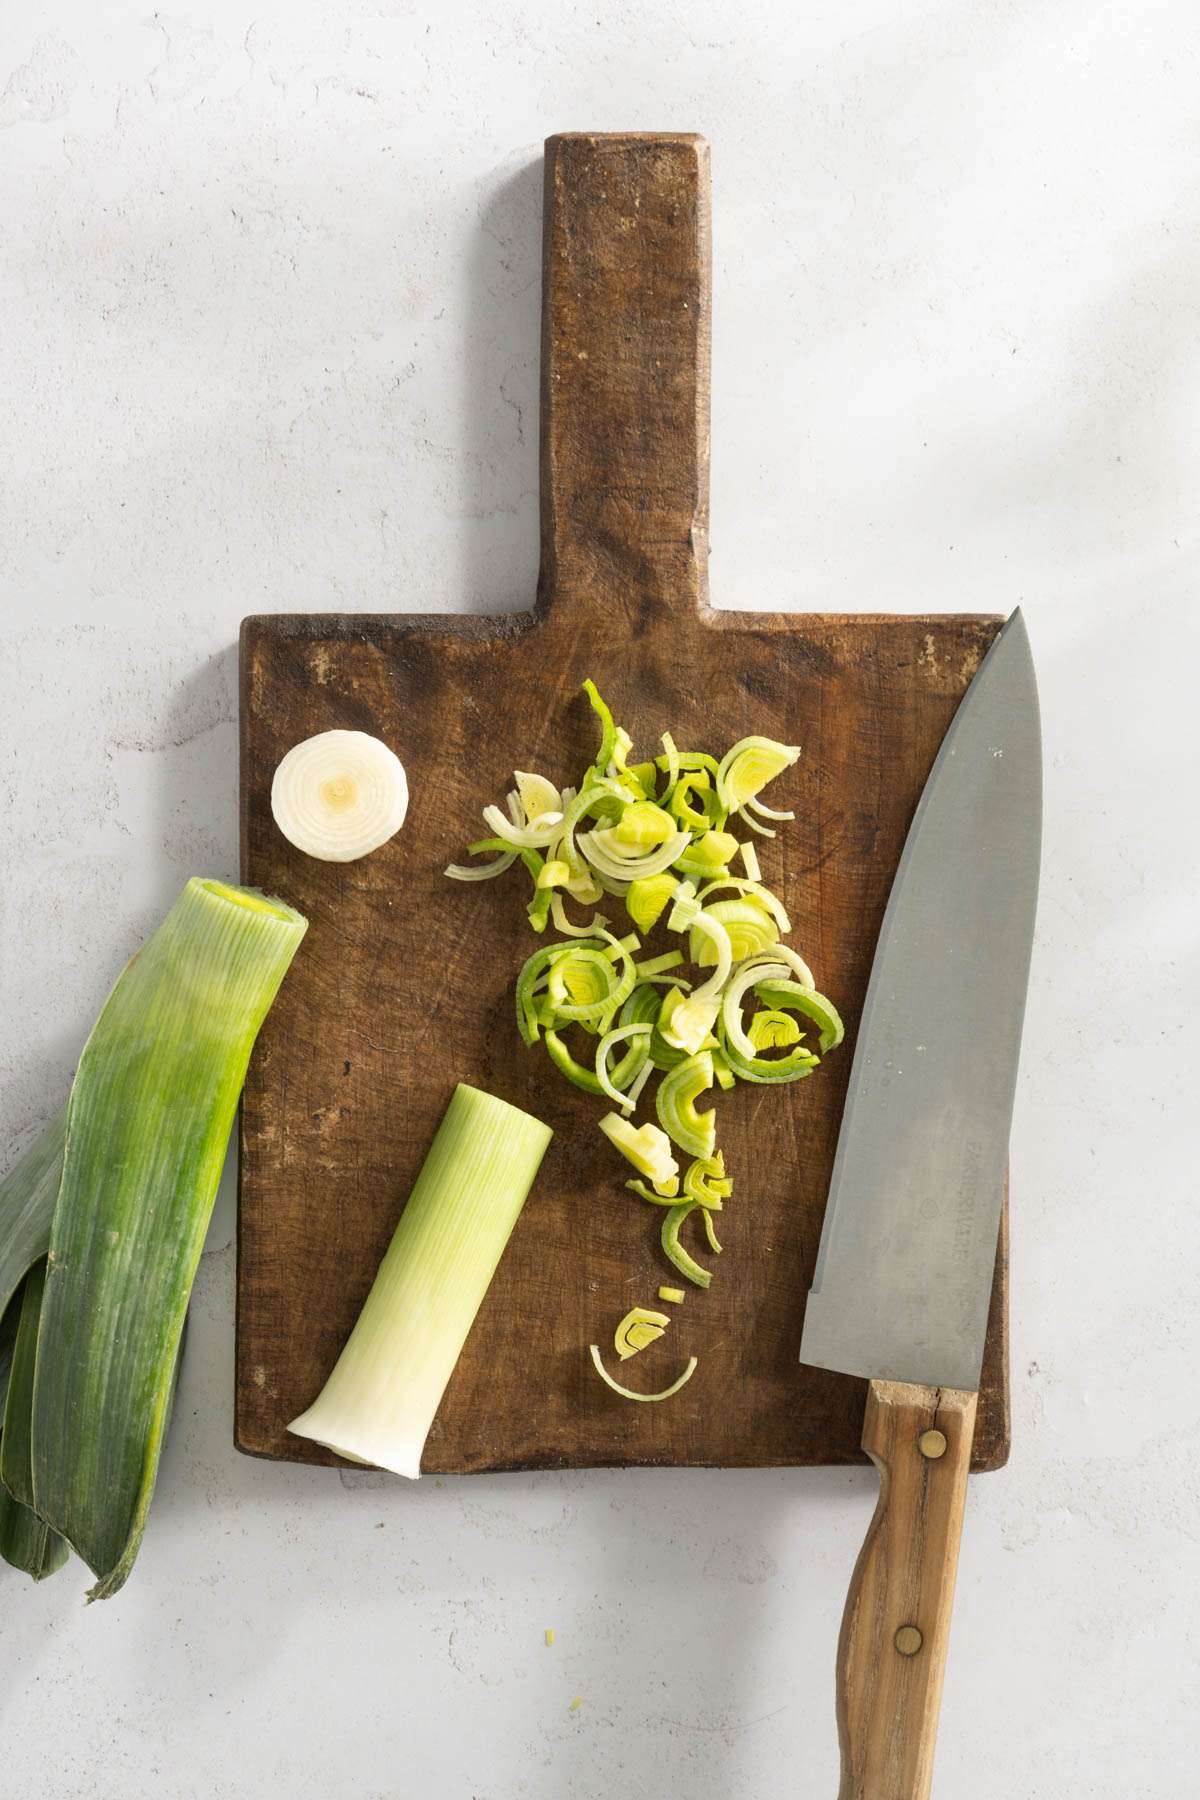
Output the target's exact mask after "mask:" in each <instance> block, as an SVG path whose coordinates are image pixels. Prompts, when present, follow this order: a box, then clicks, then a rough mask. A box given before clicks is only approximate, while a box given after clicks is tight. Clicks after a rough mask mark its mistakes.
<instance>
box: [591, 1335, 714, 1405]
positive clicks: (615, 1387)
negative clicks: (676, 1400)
mask: <svg viewBox="0 0 1200 1800" xmlns="http://www.w3.org/2000/svg"><path fill="white" fill-rule="evenodd" d="M588 1349H589V1350H590V1351H591V1353H592V1361H593V1362H594V1363H595V1365H596V1373H597V1375H599V1377H600V1379H601V1381H605V1382H607V1383H608V1385H609V1387H610V1388H611V1389H612V1391H613V1393H614V1394H620V1396H621V1398H622V1399H623V1400H644V1401H647V1402H653V1401H655V1400H669V1399H670V1398H671V1395H672V1394H677V1393H678V1392H679V1390H680V1388H681V1387H682V1386H683V1385H684V1383H685V1382H687V1381H690V1380H691V1379H692V1376H693V1375H694V1374H695V1372H696V1364H697V1362H698V1361H699V1358H698V1357H695V1356H689V1357H688V1360H687V1367H686V1368H685V1369H684V1371H683V1374H682V1375H680V1376H678V1377H677V1379H676V1380H674V1381H673V1382H672V1383H671V1385H670V1387H665V1388H663V1389H662V1390H661V1392H660V1393H657V1394H639V1393H636V1392H635V1390H634V1389H633V1388H627V1387H622V1386H621V1383H620V1382H619V1381H614V1380H613V1378H612V1376H611V1375H610V1374H609V1372H608V1370H607V1369H606V1368H605V1366H604V1362H603V1359H602V1358H601V1355H600V1346H599V1344H589V1345H588Z"/></svg>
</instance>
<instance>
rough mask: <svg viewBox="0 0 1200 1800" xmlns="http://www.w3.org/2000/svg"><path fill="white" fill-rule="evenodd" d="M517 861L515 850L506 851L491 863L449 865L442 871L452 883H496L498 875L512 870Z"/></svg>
mask: <svg viewBox="0 0 1200 1800" xmlns="http://www.w3.org/2000/svg"><path fill="white" fill-rule="evenodd" d="M516 860H517V853H516V851H515V850H504V851H502V852H501V854H500V855H499V856H497V857H496V859H495V861H494V862H489V863H447V864H446V867H445V868H444V869H443V870H442V873H443V875H448V876H449V877H450V879H451V881H494V880H495V878H496V876H497V875H503V874H504V872H505V871H506V870H507V869H511V868H512V866H513V864H514V863H515V862H516Z"/></svg>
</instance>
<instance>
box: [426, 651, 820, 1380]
mask: <svg viewBox="0 0 1200 1800" xmlns="http://www.w3.org/2000/svg"><path fill="white" fill-rule="evenodd" d="M583 685H584V692H585V693H586V695H587V698H588V700H589V702H590V703H591V706H592V709H593V711H594V712H595V714H596V717H597V719H598V720H599V725H600V745H599V749H598V751H597V754H596V758H595V761H594V762H593V763H592V764H591V766H590V767H589V768H588V769H586V770H585V771H584V773H583V775H582V777H581V778H580V781H579V784H578V786H577V787H566V788H562V789H559V788H556V787H555V785H554V783H553V782H552V781H550V780H549V779H548V778H547V777H546V776H545V775H540V774H531V773H528V772H524V771H517V773H516V775H515V777H514V783H515V785H514V787H513V789H512V791H511V792H510V793H509V794H508V796H507V800H506V804H505V807H500V806H494V805H493V806H486V807H485V808H484V809H483V822H484V825H485V826H486V827H487V833H488V834H487V835H486V836H484V837H481V838H479V839H477V840H476V841H475V842H474V843H472V844H471V845H470V846H469V849H468V854H469V855H470V856H472V857H478V858H481V859H487V860H481V861H478V862H470V863H452V864H451V865H450V867H449V868H448V869H447V870H446V874H447V875H448V876H450V877H451V878H452V879H453V880H457V881H486V880H490V879H493V878H495V877H496V876H500V875H503V874H505V872H506V871H507V870H509V869H510V868H512V867H513V866H514V864H515V863H517V862H518V861H519V862H520V863H521V864H522V865H523V867H524V869H525V870H526V872H527V874H528V877H529V879H530V882H531V884H532V897H531V898H530V900H529V902H528V905H527V907H526V911H527V914H528V917H529V923H530V925H531V926H532V928H533V930H534V931H536V932H539V933H542V932H545V931H546V930H547V927H548V926H550V925H552V926H553V927H554V929H555V931H556V932H557V933H558V941H556V942H552V943H546V944H545V945H543V946H541V947H540V948H538V949H537V950H535V951H534V952H533V954H532V955H531V956H530V957H529V958H528V960H527V961H526V963H525V966H524V968H523V969H522V970H521V972H520V974H519V975H518V977H517V985H516V1012H517V1029H518V1031H519V1033H520V1035H521V1039H522V1041H523V1042H524V1043H525V1045H526V1046H527V1047H529V1048H530V1049H532V1048H534V1047H535V1046H538V1045H540V1046H541V1047H542V1049H543V1050H544V1052H545V1053H546V1055H547V1056H548V1057H549V1058H550V1060H551V1062H552V1063H553V1064H554V1065H555V1067H556V1068H557V1069H558V1070H559V1072H560V1074H562V1075H563V1076H565V1078H566V1079H567V1080H568V1081H570V1082H573V1083H574V1085H575V1086H576V1087H578V1088H582V1089H583V1090H584V1092H585V1093H589V1094H594V1095H595V1096H596V1097H597V1098H598V1099H602V1100H606V1101H607V1102H608V1103H609V1107H610V1110H609V1111H608V1112H607V1113H606V1114H605V1116H604V1117H603V1118H602V1119H600V1121H599V1126H600V1130H601V1131H602V1132H604V1134H605V1136H606V1137H607V1138H608V1139H609V1141H610V1142H611V1143H612V1144H613V1145H614V1146H615V1148H616V1149H618V1150H619V1151H620V1152H621V1154H622V1155H623V1156H624V1157H625V1158H626V1160H627V1161H628V1162H630V1163H632V1165H633V1167H634V1169H635V1171H636V1176H635V1177H634V1178H632V1179H629V1180H627V1181H626V1184H625V1185H626V1187H627V1188H628V1189H630V1190H631V1191H632V1192H633V1193H634V1194H636V1195H637V1196H638V1198H639V1199H641V1200H644V1201H647V1202H649V1203H650V1204H651V1205H654V1206H659V1207H662V1208H663V1209H664V1213H663V1219H662V1225H661V1230H660V1243H661V1246H662V1252H663V1255H664V1256H665V1257H666V1259H667V1261H668V1262H669V1263H671V1265H672V1266H673V1267H674V1268H675V1269H676V1270H677V1271H678V1272H679V1274H680V1275H682V1276H684V1277H685V1279H686V1280H687V1281H689V1282H691V1283H693V1284H694V1285H695V1286H696V1287H699V1288H707V1287H708V1286H709V1284H710V1282H711V1280H712V1270H711V1268H709V1267H706V1266H705V1265H704V1264H703V1263H701V1262H699V1261H698V1260H697V1258H696V1257H695V1256H694V1255H693V1254H692V1253H691V1251H690V1250H688V1249H687V1247H686V1246H685V1245H684V1244H683V1242H682V1241H681V1237H680V1233H681V1231H682V1229H683V1227H684V1225H685V1224H686V1222H687V1220H688V1219H689V1218H690V1217H691V1215H692V1214H693V1213H699V1215H700V1221H701V1222H702V1223H703V1227H704V1234H705V1238H706V1240H707V1246H708V1251H709V1252H710V1253H711V1254H713V1255H718V1254H719V1253H720V1249H721V1246H720V1244H719V1242H718V1240H717V1235H716V1230H715V1226H714V1222H713V1214H714V1213H717V1212H720V1211H721V1210H722V1206H723V1203H724V1202H725V1201H726V1200H727V1199H728V1198H729V1197H730V1195H731V1194H732V1192H733V1177H732V1176H731V1175H729V1174H727V1173H726V1169H725V1161H724V1155H723V1152H722V1151H721V1150H720V1149H719V1148H718V1144H717V1121H716V1115H715V1112H714V1110H713V1109H712V1108H711V1107H701V1106H700V1105H699V1104H698V1103H699V1102H700V1100H701V1098H702V1096H703V1095H705V1094H706V1093H708V1092H709V1091H710V1090H712V1089H713V1088H714V1087H715V1088H719V1089H723V1090H729V1089H732V1088H734V1087H736V1086H737V1084H738V1083H739V1082H747V1083H750V1084H753V1085H759V1086H771V1085H775V1084H782V1083H785V1082H792V1081H801V1080H803V1079H804V1078H805V1077H806V1076H809V1075H811V1074H812V1072H813V1070H814V1069H815V1068H816V1067H817V1065H818V1063H819V1062H820V1060H821V1058H822V1057H823V1056H824V1055H825V1053H826V1052H827V1051H829V1050H832V1049H834V1048H835V1046H836V1045H838V1044H839V1043H840V1042H841V1041H842V1035H843V1032H842V1022H841V1020H840V1018H839V1017H838V1014H837V1011H836V1009H835V1007H834V1006H833V1004H832V1002H830V1001H829V1000H827V999H826V998H825V996H824V995H823V994H820V993H818V992H817V989H816V984H815V982H814V980H813V975H812V971H811V970H810V969H809V966H808V964H807V963H806V962H805V961H804V959H803V957H802V956H800V955H799V954H798V952H797V951H796V950H794V949H793V948H792V947H791V946H790V945H788V944H786V943H785V942H784V939H785V938H786V937H787V936H788V935H789V933H790V931H791V923H790V920H789V919H788V915H787V913H786V911H785V909H784V906H783V903H782V902H781V900H780V899H779V897H778V895H777V894H775V893H773V892H772V890H771V888H770V887H768V886H767V885H766V883H765V882H764V880H763V874H762V870H761V868H760V866H759V860H758V851H757V848H756V845H755V843H754V838H755V837H759V838H768V839H770V838H774V837H775V835H776V827H777V825H779V824H780V823H783V822H785V821H787V820H790V819H792V818H794V816H795V815H794V813H792V812H786V811H779V810H776V809H774V808H772V807H770V806H767V805H766V804H764V802H763V800H762V799H761V798H760V796H761V794H762V791H763V789H764V788H765V787H766V786H767V784H768V783H769V782H771V781H773V780H774V779H775V777H776V776H778V775H781V774H783V773H784V771H785V770H787V769H789V768H790V767H791V766H792V765H793V764H794V763H795V761H796V759H797V758H798V756H799V754H800V752H799V750H798V749H796V748H794V747H792V746H789V745H787V744H780V743H776V742H775V740H774V739H772V738H765V737H746V738H742V739H740V740H739V742H737V743H736V744H734V745H733V746H732V748H731V749H729V750H728V751H726V753H725V755H724V756H723V757H721V758H719V759H718V758H717V757H715V756H712V755H710V754H708V753H707V752H705V751H699V750H681V749H680V748H679V747H678V746H677V745H676V743H675V741H674V739H673V738H672V736H671V734H670V732H664V733H663V735H662V740H661V742H662V749H661V752H660V753H659V754H658V755H657V756H655V757H654V758H653V759H652V760H649V761H644V762H636V761H634V760H633V754H634V752H633V743H632V740H631V738H630V736H629V734H628V732H626V731H625V730H623V729H622V728H621V727H620V726H619V725H617V724H616V723H615V722H614V720H613V716H612V713H611V712H610V710H609V708H608V707H607V705H606V704H605V702H604V700H603V699H602V698H601V696H600V694H599V692H598V691H597V688H596V686H595V683H594V682H591V681H585V682H584V684H583ZM739 833H749V834H752V835H749V836H747V835H740V836H739ZM571 906H574V907H576V908H582V909H593V910H591V912H590V916H588V917H582V916H578V917H572V915H571V912H570V910H569V908H570V907H571ZM601 907H604V908H606V909H607V910H605V911H601V910H600V908H601ZM621 914H623V915H624V917H621V916H620V915H621ZM629 926H632V927H633V929H632V930H630V929H628V927H629ZM656 932H657V933H658V936H659V942H658V943H657V944H655V943H651V942H650V941H649V940H650V939H651V938H652V936H653V935H654V934H655V933H656ZM814 1039H815V1044H814V1041H813V1040H814ZM655 1077H657V1078H658V1079H657V1086H656V1088H655V1089H654V1095H653V1112H654V1117H653V1118H646V1119H644V1120H643V1121H642V1122H641V1123H635V1116H636V1114H637V1111H638V1108H639V1106H641V1105H643V1104H646V1105H647V1106H648V1105H649V1097H648V1093H647V1090H648V1086H649V1083H650V1082H651V1081H652V1080H654V1079H655ZM668 1291H674V1292H681V1291H682V1290H668ZM660 1321H661V1323H660ZM666 1323H667V1319H666V1315H664V1314H647V1313H646V1311H645V1309H638V1308H635V1309H634V1311H633V1312H632V1313H630V1314H627V1315H626V1317H625V1318H624V1319H623V1320H622V1321H621V1324H620V1325H619V1326H618V1328H617V1334H616V1349H617V1354H618V1355H619V1356H620V1357H622V1358H625V1357H628V1356H630V1355H632V1354H634V1353H635V1352H636V1351H637V1350H640V1349H642V1348H644V1347H645V1346H646V1345H647V1344H649V1343H652V1342H654V1341H656V1340H657V1338H659V1337H661V1335H662V1333H663V1331H664V1330H665V1326H666ZM591 1348H592V1359H593V1361H594V1362H595V1364H596V1367H597V1369H598V1371H599V1373H600V1374H601V1376H602V1377H603V1379H604V1380H605V1381H607V1382H608V1384H609V1386H610V1387H612V1388H614V1389H615V1391H616V1392H618V1393H620V1394H624V1395H626V1396H627V1397H628V1398H631V1399H638V1400H658V1399H666V1398H667V1397H668V1396H669V1395H670V1394H672V1393H675V1392H677V1391H678V1389H679V1388H680V1387H681V1386H682V1385H683V1382H684V1381H685V1380H687V1378H688V1377H689V1376H690V1374H691V1373H692V1369H693V1368H694V1367H695V1359H694V1358H693V1359H692V1361H691V1362H690V1363H689V1365H688V1367H687V1370H686V1372H685V1374H684V1375H683V1376H681V1377H680V1379H679V1380H678V1381H676V1382H674V1383H672V1384H671V1386H670V1387H669V1388H667V1389H666V1390H664V1391H663V1392H662V1393H661V1394H640V1393H634V1392H633V1391H632V1390H630V1389H627V1388H623V1387H621V1386H620V1385H619V1384H618V1383H617V1382H615V1381H613V1379H612V1377H611V1376H610V1375H609V1374H608V1373H607V1371H606V1370H605V1368H604V1365H603V1362H602V1360H601V1357H600V1352H599V1349H598V1347H597V1346H596V1345H593V1346H592V1347H591Z"/></svg>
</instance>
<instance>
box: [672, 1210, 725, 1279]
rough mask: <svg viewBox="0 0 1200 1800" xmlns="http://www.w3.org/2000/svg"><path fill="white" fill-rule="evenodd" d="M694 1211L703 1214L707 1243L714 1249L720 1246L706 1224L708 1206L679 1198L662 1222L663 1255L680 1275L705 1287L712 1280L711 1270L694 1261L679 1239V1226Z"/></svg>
mask: <svg viewBox="0 0 1200 1800" xmlns="http://www.w3.org/2000/svg"><path fill="white" fill-rule="evenodd" d="M694 1212H702V1213H703V1214H704V1217H705V1221H706V1224H705V1231H706V1233H707V1234H708V1241H709V1244H710V1245H711V1246H712V1248H713V1249H715V1250H719V1249H720V1248H721V1246H720V1245H719V1244H718V1243H717V1241H716V1238H715V1237H714V1236H713V1233H712V1228H711V1226H709V1225H708V1224H707V1219H708V1208H707V1207H703V1206H701V1204H700V1202H699V1201H698V1200H681V1201H679V1203H678V1205H676V1206H673V1207H672V1208H671V1210H670V1212H669V1213H668V1214H667V1216H666V1218H665V1219H664V1220H663V1222H662V1233H661V1242H662V1247H663V1255H664V1256H665V1257H666V1259H667V1261H668V1262H670V1263H674V1265H675V1267H676V1268H677V1269H678V1270H679V1273H680V1274H681V1275H686V1276H687V1278H688V1280H689V1281H693V1282H695V1284H696V1286H697V1287H700V1288H706V1287H707V1286H708V1285H709V1283H710V1282H711V1280H712V1272H711V1270H709V1269H706V1268H704V1267H703V1265H702V1264H700V1263H698V1262H697V1261H696V1259H695V1257H694V1256H691V1255H689V1254H688V1252H687V1251H686V1250H685V1249H684V1247H683V1245H682V1244H681V1243H680V1241H679V1231H680V1227H681V1226H682V1224H683V1222H684V1220H685V1219H686V1218H688V1217H689V1215H690V1214H691V1213H694Z"/></svg>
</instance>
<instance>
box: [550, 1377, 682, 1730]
mask: <svg viewBox="0 0 1200 1800" xmlns="http://www.w3.org/2000/svg"><path fill="white" fill-rule="evenodd" d="M588 1348H589V1350H590V1351H591V1353H592V1361H593V1362H594V1363H595V1365H596V1373H597V1375H599V1377H600V1379H601V1381H604V1382H607V1383H608V1386H609V1387H610V1388H611V1389H612V1391H613V1393H614V1394H620V1396H621V1398H622V1400H643V1401H646V1402H648V1403H652V1402H653V1401H655V1400H669V1399H670V1398H671V1395H672V1394H677V1393H678V1392H679V1390H680V1388H681V1387H682V1386H683V1385H684V1383H685V1382H687V1381H690V1380H691V1379H692V1376H693V1375H694V1374H695V1371H696V1364H697V1361H698V1360H699V1359H698V1358H697V1357H695V1356H689V1357H688V1360H687V1367H686V1368H685V1369H684V1371H683V1374H682V1375H679V1376H677V1377H676V1378H675V1380H674V1381H673V1382H672V1383H671V1385H670V1387H665V1388H663V1389H662V1391H661V1392H660V1393H657V1394H639V1393H637V1392H636V1391H635V1390H634V1389H633V1388H627V1387H622V1386H621V1383H620V1382H619V1381H614V1380H613V1378H612V1376H611V1375H610V1374H609V1372H608V1370H607V1369H606V1368H605V1366H604V1361H603V1358H602V1357H601V1355H600V1346H599V1344H589V1345H588ZM582 1704H583V1702H582V1701H581V1700H579V1699H575V1700H573V1701H572V1702H571V1706H572V1709H574V1708H575V1707H576V1706H581V1705H582Z"/></svg>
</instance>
